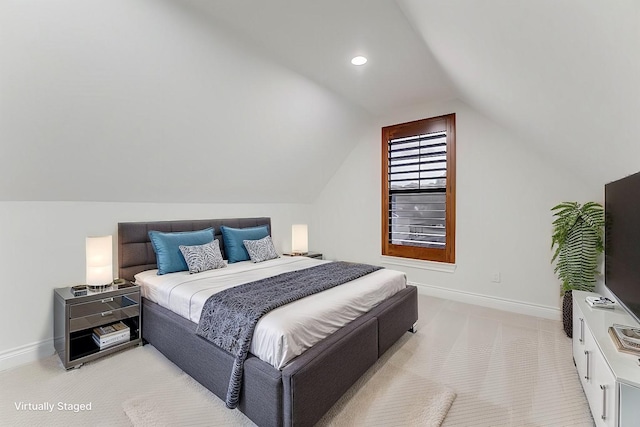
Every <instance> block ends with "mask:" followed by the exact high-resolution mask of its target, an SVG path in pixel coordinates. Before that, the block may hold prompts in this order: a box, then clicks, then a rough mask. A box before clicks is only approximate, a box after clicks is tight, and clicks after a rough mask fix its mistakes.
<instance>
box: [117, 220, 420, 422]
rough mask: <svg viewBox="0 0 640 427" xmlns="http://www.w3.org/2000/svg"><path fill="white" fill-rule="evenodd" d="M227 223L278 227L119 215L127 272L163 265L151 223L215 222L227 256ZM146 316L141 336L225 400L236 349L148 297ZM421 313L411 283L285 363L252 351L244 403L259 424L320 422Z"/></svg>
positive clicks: (174, 227) (169, 227) (167, 227)
mask: <svg viewBox="0 0 640 427" xmlns="http://www.w3.org/2000/svg"><path fill="white" fill-rule="evenodd" d="M221 225H225V226H229V227H236V228H244V227H255V226H260V225H266V226H268V227H269V232H271V220H270V218H236V219H213V220H197V221H161V222H129V223H119V224H118V259H119V275H120V278H123V279H127V280H133V276H134V275H135V274H137V273H139V272H141V271H144V270H150V269H154V268H157V267H156V257H155V253H154V251H153V248H152V246H151V243H150V241H149V236H148V232H149V230H158V231H167V232H175V231H192V230H200V229H203V228H207V227H214V230H215V233H216V234H215V238H216V239H218V240H219V241H220V247H221V250H222V253H223V256H224V245H223V241H222V236H221V235H220V226H221ZM225 258H226V256H225ZM142 316H143V322H142V338H143V339H144V340H145V341H147V342H148V343H150V344H152V345H153V346H154V347H155V348H157V349H158V350H159V351H160V352H161V353H162V354H164V355H165V356H166V357H167V358H168V359H169V360H171V361H172V362H173V363H175V364H176V365H177V366H179V367H180V368H181V369H182V370H184V371H185V372H186V373H187V374H189V375H190V376H191V377H193V378H194V379H195V380H197V381H198V382H199V383H200V384H202V385H203V386H205V387H206V388H208V389H209V390H211V391H212V392H213V393H214V394H215V395H217V396H218V397H220V398H221V399H222V400H224V399H225V396H226V393H227V386H228V383H229V376H230V372H231V368H232V365H233V360H234V358H233V356H232V355H231V354H230V353H228V352H226V351H224V350H222V349H221V348H219V347H217V346H216V345H214V344H212V343H210V342H209V341H206V340H204V339H203V338H201V337H199V336H197V335H196V334H195V330H196V327H197V325H196V324H195V323H193V322H191V321H189V320H187V319H185V318H183V317H181V316H179V315H177V314H175V313H173V312H171V311H169V310H167V309H165V308H163V307H161V306H159V305H158V304H155V303H153V302H151V301H149V300H147V299H145V298H143V299H142ZM417 319H418V297H417V290H416V288H415V287H414V286H407V288H406V289H403V290H402V291H400V292H398V293H397V294H395V295H394V296H393V297H391V298H389V299H387V300H385V301H383V302H382V303H381V304H379V305H378V306H377V307H375V308H374V309H373V310H371V311H370V312H368V313H366V314H364V315H362V316H361V317H359V318H357V319H356V320H354V321H352V322H351V323H349V324H348V325H346V326H344V327H343V328H341V329H339V330H338V331H336V332H335V333H333V334H332V335H331V336H329V337H327V338H325V339H324V340H322V341H320V342H319V343H317V344H316V345H314V346H313V347H312V348H310V349H308V350H307V351H305V352H304V353H303V354H301V355H300V356H298V357H296V358H295V359H293V360H292V361H291V362H290V363H289V364H288V365H287V366H285V367H284V368H283V369H282V370H278V369H276V368H274V367H273V366H271V365H270V364H268V363H266V362H264V361H262V360H260V359H258V358H257V357H255V356H253V355H252V354H249V357H248V358H247V360H246V362H245V365H244V377H243V381H242V391H241V394H240V403H239V405H238V409H240V411H242V412H243V413H244V414H245V415H246V416H247V417H249V418H250V419H251V420H252V421H253V422H255V423H256V424H257V425H259V426H274V427H275V426H287V427H289V426H312V425H314V424H315V423H316V422H317V421H318V420H320V418H322V416H323V415H324V414H325V413H326V412H327V411H328V410H329V409H330V408H331V406H333V404H334V403H335V402H336V401H337V400H338V399H339V398H340V397H341V396H342V395H343V394H344V393H345V392H346V391H347V390H348V389H349V387H351V385H353V384H354V383H355V382H356V381H357V380H358V378H360V376H361V375H362V374H363V373H364V372H365V371H366V370H367V369H368V368H369V367H370V366H371V365H373V364H374V363H375V361H376V360H377V359H378V358H379V357H380V356H381V355H382V354H383V353H384V352H385V351H386V350H387V349H388V348H389V347H391V345H393V343H395V342H396V341H397V340H398V338H400V337H401V336H402V335H403V334H404V333H405V332H407V331H408V330H410V329H411V330H413V328H414V327H415V322H416V320H417Z"/></svg>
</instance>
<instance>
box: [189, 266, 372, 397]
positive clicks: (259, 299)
mask: <svg viewBox="0 0 640 427" xmlns="http://www.w3.org/2000/svg"><path fill="white" fill-rule="evenodd" d="M381 268H382V267H377V266H373V265H366V264H354V263H348V262H341V261H337V262H330V263H326V264H322V265H317V266H315V267H311V268H306V269H303V270H297V271H291V272H288V273H283V274H280V275H278V276H274V277H268V278H266V279H261V280H257V281H255V282H251V283H246V284H244V285H240V286H236V287H234V288H230V289H225V290H224V291H221V292H218V293H217V294H214V295H212V296H211V297H210V298H209V299H208V300H207V301H206V302H205V304H204V306H203V308H202V314H201V316H200V323H199V325H198V328H197V330H196V333H197V334H198V335H200V336H201V337H203V338H205V339H207V340H209V341H211V342H212V343H214V344H216V345H217V346H219V347H221V348H223V349H224V350H226V351H228V352H230V353H231V354H232V355H233V356H235V360H234V363H233V370H232V372H231V378H230V380H229V388H228V390H227V398H226V402H225V403H226V405H227V408H230V409H233V408H235V407H236V406H238V400H239V398H240V387H241V385H242V373H243V369H244V361H245V360H246V358H247V355H248V353H249V346H250V344H251V339H252V338H253V331H254V330H255V327H256V323H258V320H260V318H261V317H262V316H264V315H265V314H267V313H268V312H269V311H271V310H274V309H276V308H278V307H281V306H283V305H285V304H288V303H290V302H293V301H296V300H299V299H301V298H304V297H306V296H309V295H312V294H315V293H318V292H321V291H324V290H326V289H330V288H333V287H335V286H338V285H341V284H343V283H346V282H349V281H351V280H355V279H357V278H359V277H362V276H365V275H367V274H369V273H372V272H374V271H376V270H379V269H381Z"/></svg>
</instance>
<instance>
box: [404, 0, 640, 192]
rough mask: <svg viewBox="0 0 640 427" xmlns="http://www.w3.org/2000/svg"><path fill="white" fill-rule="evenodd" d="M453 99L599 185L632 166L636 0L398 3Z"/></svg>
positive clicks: (639, 77)
mask: <svg viewBox="0 0 640 427" xmlns="http://www.w3.org/2000/svg"><path fill="white" fill-rule="evenodd" d="M398 3H399V4H400V6H401V8H402V9H403V11H404V13H405V15H406V16H407V18H408V20H409V21H410V22H411V23H412V25H413V26H414V28H416V30H417V31H418V32H419V33H420V34H421V35H422V38H423V40H424V42H425V44H426V45H427V46H428V47H429V49H430V50H431V52H432V54H433V55H434V56H435V58H436V59H437V61H438V63H439V64H440V66H441V67H442V68H443V69H444V71H445V72H446V73H447V75H448V76H449V78H450V79H451V81H452V82H453V84H454V86H455V88H456V90H457V92H458V94H459V95H460V97H461V98H462V99H463V100H465V101H466V102H467V103H469V104H471V105H472V106H474V107H475V108H476V109H478V110H480V111H482V112H483V113H485V114H486V115H488V116H489V117H492V118H493V119H494V120H495V121H497V122H499V123H501V124H503V125H504V126H507V127H509V128H511V129H512V130H514V131H516V132H518V133H519V134H520V135H522V136H523V137H524V138H525V139H526V140H527V141H528V142H529V143H530V144H532V147H533V148H534V149H535V150H538V151H540V152H542V153H544V154H545V155H546V156H547V158H548V159H549V161H552V162H555V163H557V164H558V167H564V168H567V169H569V170H570V171H573V172H574V173H575V174H577V175H578V176H579V177H581V178H582V179H584V180H585V181H587V182H589V183H593V184H595V185H602V184H604V183H606V182H609V181H612V180H615V179H618V178H621V177H623V176H625V175H628V174H631V173H635V172H637V171H638V170H640V160H639V159H640V120H638V117H639V116H640V2H638V1H635V0H616V1H603V0H560V1H558V0H540V1H526V0H516V1H514V0H492V1H483V2H477V1H464V0H448V1H446V2H443V1H435V0H434V1H432V0H399V1H398Z"/></svg>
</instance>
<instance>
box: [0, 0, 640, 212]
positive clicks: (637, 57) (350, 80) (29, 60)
mask: <svg viewBox="0 0 640 427" xmlns="http://www.w3.org/2000/svg"><path fill="white" fill-rule="evenodd" d="M639 22H640V3H638V2H636V1H633V0H616V1H614V2H606V1H603V0H560V1H558V0H541V1H535V2H532V1H525V0H516V1H513V0H492V1H487V2H477V1H472V0H448V1H446V2H444V1H439V0H398V1H391V0H348V1H344V0H325V1H316V0H297V1H290V0H269V1H259V0H216V1H205V0H160V1H158V0H140V1H136V2H131V1H128V0H109V1H106V0H105V1H96V2H83V1H78V0H57V1H55V2H51V1H47V0H33V1H29V2H0V63H1V64H2V66H1V67H0V150H1V153H0V154H1V155H0V171H1V172H0V173H2V180H0V200H99V201H154V202H165V201H170V202H222V203H225V202H250V203H258V202H302V203H305V202H310V201H313V200H314V199H315V197H316V196H317V194H318V193H319V192H320V190H321V189H322V188H323V186H324V185H325V184H326V182H327V180H328V179H329V178H330V177H331V176H332V174H333V173H334V172H335V170H337V168H338V167H339V165H340V164H341V163H342V161H343V160H344V158H345V156H346V155H347V153H348V152H349V151H350V150H351V149H352V148H353V147H354V146H355V144H357V143H358V142H359V139H360V138H362V137H363V135H369V134H370V132H369V131H370V127H371V126H372V123H375V117H376V116H380V115H386V114H389V113H392V112H393V111H395V110H397V109H399V108H402V107H407V106H410V105H413V104H424V103H435V102H438V101H442V100H445V99H449V98H453V97H459V98H461V99H462V100H463V101H465V102H466V103H468V104H470V105H471V106H473V107H474V108H476V109H477V110H479V111H480V112H482V113H483V114H485V115H487V116H488V117H490V118H492V119H493V120H494V121H496V122H497V123H499V124H501V125H503V126H504V127H506V128H508V129H511V130H512V131H513V132H515V133H516V134H518V135H519V136H520V137H521V138H520V139H521V140H524V141H527V142H529V143H530V144H531V147H532V149H533V150H536V151H539V152H540V153H542V154H543V155H545V156H546V157H547V158H548V159H549V161H550V162H553V163H556V164H557V165H558V167H564V168H567V169H569V170H571V171H573V172H574V173H575V174H577V175H578V176H580V177H581V178H583V179H584V180H585V181H589V182H590V183H592V184H594V185H602V184H603V183H605V182H607V181H610V180H613V179H616V178H620V177H622V176H624V175H625V174H629V173H633V172H636V171H638V170H640V162H638V160H637V159H638V158H640V144H638V142H637V140H638V136H639V135H640V121H638V120H637V119H636V116H638V115H639V113H640V85H639V84H638V76H640V54H638V52H640V25H639V24H638V23H639ZM357 54H364V55H365V56H367V57H368V58H369V63H368V64H367V65H366V66H364V67H360V68H356V67H353V66H351V64H349V62H348V61H349V59H350V58H351V57H352V56H355V55H357ZM366 128H369V131H367V132H364V131H363V129H366Z"/></svg>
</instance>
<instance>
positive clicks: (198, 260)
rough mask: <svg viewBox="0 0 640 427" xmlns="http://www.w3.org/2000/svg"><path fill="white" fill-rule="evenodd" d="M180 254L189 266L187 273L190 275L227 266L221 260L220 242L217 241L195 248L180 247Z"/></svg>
mask: <svg viewBox="0 0 640 427" xmlns="http://www.w3.org/2000/svg"><path fill="white" fill-rule="evenodd" d="M180 252H182V256H183V257H184V260H185V261H186V262H187V266H189V273H192V274H193V273H200V272H201V271H207V270H213V269H215V268H224V267H226V266H227V264H225V263H224V260H223V259H222V253H221V252H220V242H218V241H217V240H214V241H213V242H210V243H205V244H204V245H197V246H184V245H180Z"/></svg>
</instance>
